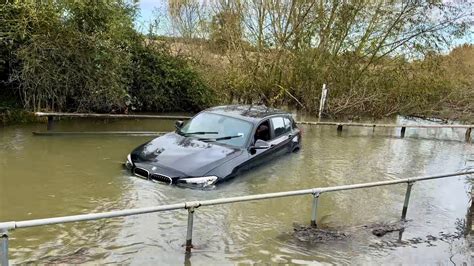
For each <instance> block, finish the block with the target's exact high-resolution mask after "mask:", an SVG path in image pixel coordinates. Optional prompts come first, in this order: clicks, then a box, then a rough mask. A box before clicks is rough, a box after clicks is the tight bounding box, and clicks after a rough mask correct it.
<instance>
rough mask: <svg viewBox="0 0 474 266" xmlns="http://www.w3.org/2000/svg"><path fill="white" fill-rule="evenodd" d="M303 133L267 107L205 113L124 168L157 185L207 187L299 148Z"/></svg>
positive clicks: (147, 146) (137, 153)
mask: <svg viewBox="0 0 474 266" xmlns="http://www.w3.org/2000/svg"><path fill="white" fill-rule="evenodd" d="M300 145H301V131H300V130H299V129H298V127H297V126H296V123H295V121H294V120H293V118H292V116H291V114H289V113H287V112H284V111H282V110H279V109H274V108H268V107H265V106H252V105H228V106H218V107H213V108H209V109H206V110H204V111H202V112H200V113H198V114H197V115H195V116H194V117H193V118H192V119H191V120H189V121H188V122H187V123H183V122H182V121H176V131H174V132H170V133H167V134H165V135H163V136H160V137H158V138H155V139H153V140H151V141H149V142H147V143H144V144H142V145H140V146H139V147H137V148H136V149H134V150H133V151H132V152H131V153H130V154H129V155H128V156H127V161H126V163H125V165H126V167H127V168H128V169H130V171H131V172H132V173H133V174H134V175H136V176H139V177H142V178H145V179H149V180H152V181H156V182H161V183H167V184H177V185H182V186H192V187H208V186H212V185H214V184H216V183H219V182H222V181H224V180H227V179H230V178H233V177H235V176H237V175H239V174H241V173H242V172H245V171H248V170H249V169H251V168H253V167H256V166H258V165H261V164H263V163H265V162H268V161H271V160H273V159H274V158H276V157H278V156H280V155H283V154H285V153H291V152H294V151H297V150H298V149H300Z"/></svg>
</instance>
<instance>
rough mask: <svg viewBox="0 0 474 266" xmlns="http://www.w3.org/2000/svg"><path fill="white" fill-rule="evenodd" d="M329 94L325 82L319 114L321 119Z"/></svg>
mask: <svg viewBox="0 0 474 266" xmlns="http://www.w3.org/2000/svg"><path fill="white" fill-rule="evenodd" d="M327 96H328V89H327V86H326V84H323V89H322V91H321V99H320V101H319V116H318V117H319V119H321V117H322V115H323V112H324V109H325V107H326V99H327Z"/></svg>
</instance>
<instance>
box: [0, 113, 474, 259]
mask: <svg viewBox="0 0 474 266" xmlns="http://www.w3.org/2000/svg"><path fill="white" fill-rule="evenodd" d="M307 119H310V118H307ZM403 121H407V122H409V123H424V124H426V123H430V122H428V121H420V120H416V121H415V120H406V119H404V118H400V117H399V118H394V119H392V120H385V121H379V122H391V123H401V122H403ZM173 124H174V122H173V121H159V120H112V121H104V120H91V119H76V120H63V121H59V122H58V123H57V125H56V128H55V130H64V131H66V130H67V131H93V130H99V131H105V130H154V131H171V130H172V129H173ZM45 128H46V125H45V124H33V125H21V126H9V127H5V128H0V221H2V222H4V221H12V220H15V221H20V220H29V219H37V218H47V217H56V216H65V215H74V214H82V213H91V212H103V211H110V210H119V209H124V208H138V207H148V206H156V205H162V204H172V203H179V202H183V201H191V200H203V199H214V198H221V197H230V196H240V195H251V194H258V193H268V192H277V191H286V190H296V189H304V188H312V187H325V186H336V185H343V184H354V183H362V182H371V181H382V180H395V179H398V178H406V177H412V176H424V175H435V174H441V173H451V172H457V171H462V170H467V169H472V168H473V167H474V145H472V144H468V143H465V142H463V140H464V133H465V131H464V130H461V129H410V128H408V129H407V131H406V137H405V138H404V139H401V138H400V137H399V129H381V128H376V129H375V130H374V131H373V130H372V128H353V127H351V128H344V130H343V132H342V133H341V134H338V133H337V131H336V128H335V127H331V126H301V128H302V129H303V131H304V132H303V146H302V149H301V150H300V151H299V152H298V153H295V154H289V155H286V156H284V157H281V158H279V159H277V160H275V161H273V162H271V163H268V164H266V165H264V166H262V167H260V168H257V169H255V170H254V171H252V172H249V173H247V174H245V175H243V176H240V177H238V178H236V179H234V180H232V181H230V182H227V183H224V184H221V185H219V186H217V187H216V188H215V189H213V190H208V191H202V190H191V189H183V188H178V187H174V186H167V185H161V184H155V183H152V182H149V181H145V180H142V179H139V178H136V177H134V176H131V175H130V174H129V173H128V172H127V171H126V170H124V169H123V168H122V165H121V163H122V162H124V160H125V157H126V156H127V154H128V153H129V152H130V151H131V150H132V149H133V148H135V147H136V146H138V145H139V144H141V143H143V142H146V141H147V140H149V139H151V138H152V137H124V136H107V137H104V136H54V137H52V136H50V137H39V136H33V135H32V133H31V132H32V131H40V130H45ZM470 186H471V184H470V182H469V181H468V180H467V178H466V177H465V176H463V177H451V178H448V179H441V180H432V181H425V182H418V183H416V184H415V185H414V186H413V190H412V194H411V195H412V197H411V199H410V205H409V208H408V215H407V218H408V221H407V222H406V223H405V224H404V225H403V227H404V230H403V231H400V230H397V229H399V228H398V227H399V225H397V224H396V222H397V221H398V220H399V219H400V216H401V211H402V205H403V200H404V196H405V191H406V185H405V184H402V185H396V186H389V187H377V188H369V189H363V190H354V191H343V192H333V193H327V194H323V195H322V196H321V198H320V201H319V202H320V204H319V209H318V224H319V225H320V228H321V229H322V230H326V229H328V230H333V231H337V232H339V233H340V234H339V233H338V234H337V235H336V233H334V234H335V236H336V237H334V238H332V239H331V238H329V239H324V238H323V239H322V240H321V241H318V240H314V239H313V240H311V239H309V238H310V237H308V236H307V235H304V234H305V232H303V233H302V235H301V234H295V229H297V228H298V227H304V226H305V225H308V224H309V221H310V215H311V202H312V198H311V196H310V195H307V196H298V197H291V198H280V199H273V200H265V201H258V202H243V203H234V204H230V205H220V206H208V207H200V208H198V209H197V210H196V212H195V216H194V232H193V242H194V244H195V249H194V250H193V253H192V254H191V255H186V254H185V252H184V248H183V247H182V245H183V244H184V242H185V237H186V221H187V212H186V211H185V210H178V211H169V212H162V213H154V214H145V215H138V216H130V217H124V218H115V219H109V220H99V221H91V222H81V223H72V224H62V225H51V226H42V227H36V228H25V229H17V230H15V231H12V232H10V259H11V262H12V263H26V262H35V263H85V262H91V263H125V264H138V265H143V264H145V265H146V264H149V265H152V264H155V263H156V262H160V263H161V264H195V265H208V264H213V265H214V264H218V265H226V264H236V263H244V264H248V263H250V264H251V263H260V262H269V263H292V264H317V263H330V264H366V263H373V264H378V263H395V262H396V263H405V264H414V263H417V264H435V263H436V264H449V263H451V262H454V263H456V264H462V263H466V265H472V261H471V253H470V251H469V243H467V241H466V239H465V238H464V235H463V233H464V232H463V231H464V229H465V225H466V220H465V219H466V214H467V210H468V208H469V200H470V196H469V191H470ZM390 223H395V226H394V228H395V230H394V231H390V232H387V233H386V234H384V235H383V236H380V237H379V236H375V235H374V234H372V231H373V228H378V227H379V226H380V224H390ZM295 224H296V225H295ZM390 228H391V227H390Z"/></svg>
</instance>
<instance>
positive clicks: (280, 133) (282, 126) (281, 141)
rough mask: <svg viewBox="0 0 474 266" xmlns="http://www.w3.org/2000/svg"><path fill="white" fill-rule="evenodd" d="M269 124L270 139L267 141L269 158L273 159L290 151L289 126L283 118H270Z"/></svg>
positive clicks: (285, 118)
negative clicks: (269, 152)
mask: <svg viewBox="0 0 474 266" xmlns="http://www.w3.org/2000/svg"><path fill="white" fill-rule="evenodd" d="M285 120H287V121H285ZM285 122H286V123H285ZM270 124H271V127H272V139H271V141H269V143H270V149H269V150H270V151H271V157H272V158H274V157H278V156H280V155H282V154H284V153H287V152H289V151H290V150H291V139H290V134H291V124H290V123H289V119H288V118H287V117H285V116H275V117H272V118H270Z"/></svg>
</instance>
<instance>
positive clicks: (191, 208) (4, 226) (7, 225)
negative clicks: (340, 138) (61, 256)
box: [0, 171, 474, 265]
mask: <svg viewBox="0 0 474 266" xmlns="http://www.w3.org/2000/svg"><path fill="white" fill-rule="evenodd" d="M470 174H474V171H466V172H458V173H451V174H443V175H434V176H423V177H411V178H404V179H397V180H387V181H378V182H369V183H360V184H352V185H342V186H332V187H322V188H310V189H303V190H293V191H284V192H275V193H266V194H257V195H248V196H238V197H229V198H218V199H211V200H201V201H189V202H182V203H176V204H170V205H160V206H154V207H146V208H136V209H127V210H119V211H110V212H102V213H89V214H80V215H72V216H63V217H55V218H45V219H34V220H26V221H10V222H2V223H0V232H2V236H1V237H2V248H1V249H0V250H1V251H2V253H1V254H0V261H1V262H2V265H8V231H9V230H13V229H18V228H26V227H36V226H43V225H51V224H62V223H70V222H80V221H90V220H98V219H105V218H115V217H123V216H130V215H138V214H145V213H153V212H162V211H171V210H178V209H187V210H188V229H187V236H186V251H188V252H189V251H191V248H192V227H193V215H194V212H195V210H196V208H199V207H201V206H213V205H220V204H230V203H236V202H244V201H254V200H264V199H273V198H282V197H291V196H299V195H308V194H311V195H313V206H312V209H311V225H313V226H316V218H317V207H318V199H319V196H320V195H321V194H322V193H327V192H335V191H344V190H352V189H361V188H370V187H379V186H387V185H395V184H402V183H407V184H408V186H407V191H406V194H405V201H404V204H403V211H402V220H404V219H405V218H406V213H407V209H408V203H409V198H410V194H411V188H412V186H413V184H414V183H415V182H417V181H426V180H432V179H440V178H447V177H454V176H462V175H470Z"/></svg>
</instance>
